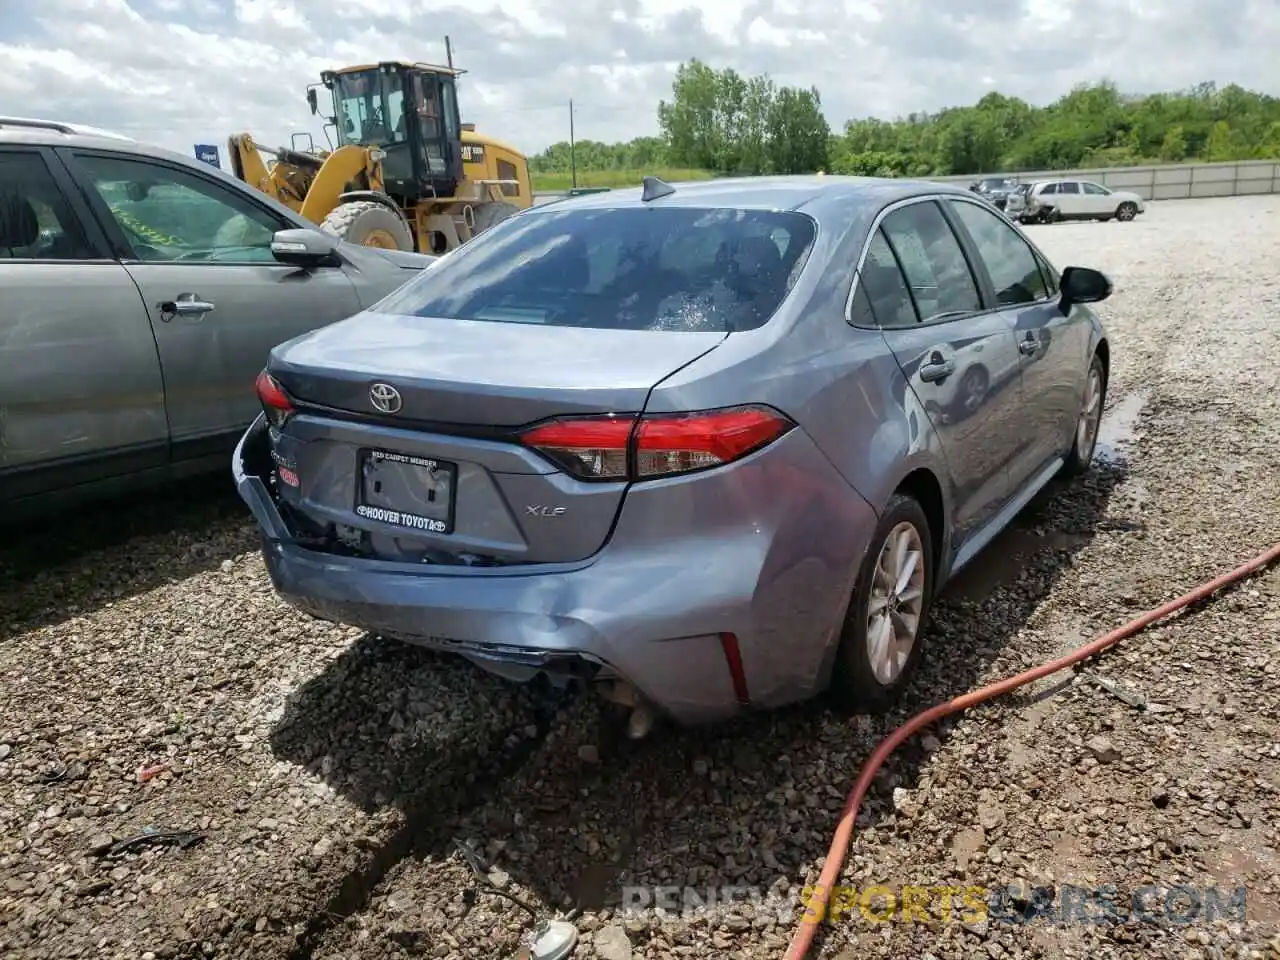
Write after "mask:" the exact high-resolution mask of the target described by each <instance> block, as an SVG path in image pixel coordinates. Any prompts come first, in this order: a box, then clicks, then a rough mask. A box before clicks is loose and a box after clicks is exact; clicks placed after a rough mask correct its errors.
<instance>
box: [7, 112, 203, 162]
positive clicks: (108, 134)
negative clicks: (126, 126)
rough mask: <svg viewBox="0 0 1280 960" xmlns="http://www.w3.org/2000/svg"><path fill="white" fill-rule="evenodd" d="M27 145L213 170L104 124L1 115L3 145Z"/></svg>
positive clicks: (189, 158)
mask: <svg viewBox="0 0 1280 960" xmlns="http://www.w3.org/2000/svg"><path fill="white" fill-rule="evenodd" d="M7 144H25V145H28V146H38V147H84V148H91V149H98V150H113V151H115V152H117V153H132V154H136V155H137V156H140V157H154V158H156V159H163V160H167V161H169V162H170V163H179V164H182V165H183V166H187V167H191V168H193V169H196V170H200V171H202V172H208V171H209V170H211V169H212V167H210V165H209V164H207V163H204V162H203V161H201V160H197V159H196V158H195V157H188V156H187V155H186V154H182V153H177V152H175V151H173V150H169V149H167V148H165V147H161V146H157V145H156V144H153V143H146V142H144V141H141V140H135V139H134V138H133V137H128V136H125V135H124V134H122V133H115V132H114V131H111V130H103V129H101V128H100V127H91V126H88V125H87V124H82V123H65V122H63V121H61V120H43V119H37V118H34V117H9V116H0V145H7Z"/></svg>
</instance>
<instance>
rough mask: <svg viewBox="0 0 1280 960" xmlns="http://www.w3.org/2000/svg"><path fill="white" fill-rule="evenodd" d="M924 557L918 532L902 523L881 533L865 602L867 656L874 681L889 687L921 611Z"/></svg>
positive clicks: (906, 652)
mask: <svg viewBox="0 0 1280 960" xmlns="http://www.w3.org/2000/svg"><path fill="white" fill-rule="evenodd" d="M925 569H926V563H925V555H924V544H923V542H922V541H921V539H920V532H919V531H918V530H917V529H916V528H915V525H914V524H912V523H909V522H907V521H903V522H902V523H899V524H897V525H896V526H895V527H894V528H893V529H892V530H890V531H889V535H888V536H887V537H885V540H884V543H883V544H882V545H881V547H880V555H879V557H878V558H877V559H876V568H875V575H874V578H873V580H872V584H871V596H870V599H869V602H868V604H867V656H868V660H869V661H870V664H871V671H872V673H874V674H875V677H876V680H877V681H878V682H879V683H881V684H883V685H885V686H889V685H891V684H892V683H894V682H895V681H896V680H897V679H898V677H899V676H900V675H901V674H902V671H903V669H904V668H905V667H906V665H907V661H908V660H909V659H910V657H911V652H912V650H913V649H914V648H915V645H916V637H917V634H918V633H919V630H920V620H921V614H922V613H923V610H924V588H925V582H924V578H925Z"/></svg>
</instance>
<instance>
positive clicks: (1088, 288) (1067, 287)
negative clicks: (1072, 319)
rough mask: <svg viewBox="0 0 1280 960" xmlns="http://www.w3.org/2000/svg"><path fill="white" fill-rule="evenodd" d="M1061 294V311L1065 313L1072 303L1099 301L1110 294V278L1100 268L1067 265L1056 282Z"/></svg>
mask: <svg viewBox="0 0 1280 960" xmlns="http://www.w3.org/2000/svg"><path fill="white" fill-rule="evenodd" d="M1058 289H1059V291H1060V292H1061V294H1062V312H1063V313H1067V312H1068V311H1069V310H1070V309H1071V306H1072V304H1076V303H1099V302H1101V301H1103V300H1106V299H1107V298H1108V297H1109V296H1111V291H1112V286H1111V280H1110V279H1109V278H1108V277H1107V275H1106V274H1105V273H1103V272H1102V271H1101V270H1093V269H1091V268H1089V267H1067V269H1065V270H1063V271H1062V280H1061V281H1060V282H1059V283H1058Z"/></svg>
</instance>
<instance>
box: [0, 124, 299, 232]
mask: <svg viewBox="0 0 1280 960" xmlns="http://www.w3.org/2000/svg"><path fill="white" fill-rule="evenodd" d="M10 144H22V145H26V146H36V147H81V148H83V149H91V150H110V151H112V152H114V153H124V154H133V155H134V156H137V157H140V158H143V159H152V160H164V161H166V162H167V163H172V164H175V165H177V166H181V167H186V168H187V169H189V170H193V171H195V172H197V173H199V174H201V175H203V176H206V177H210V176H211V177H216V178H218V179H220V180H223V181H226V182H227V183H228V184H229V185H230V186H231V187H232V188H233V189H236V190H240V191H244V192H247V193H249V194H251V195H252V196H253V199H254V201H255V202H257V203H262V204H266V205H267V206H268V207H270V208H271V209H272V210H274V211H275V212H276V213H277V214H279V215H280V216H282V217H283V218H284V219H285V220H286V221H288V222H289V223H290V224H291V225H292V226H294V227H314V225H313V224H310V223H308V222H307V221H306V220H303V219H302V218H301V217H300V216H299V214H298V213H297V212H295V211H293V210H290V209H289V208H288V207H286V206H285V205H284V204H282V203H280V202H279V201H278V200H276V199H275V198H274V197H270V196H268V195H267V194H266V193H263V192H261V191H259V190H256V189H255V188H254V187H252V186H250V185H249V184H247V183H245V182H244V181H243V180H240V179H238V178H236V177H234V176H232V175H231V174H229V173H227V172H226V171H225V170H223V169H221V168H220V167H215V166H213V165H211V164H208V163H205V162H204V161H203V160H197V159H196V158H195V157H193V156H187V155H186V154H184V153H178V152H176V151H174V150H169V149H167V148H166V147H161V146H158V145H156V144H154V143H147V142H145V141H142V140H135V139H134V138H133V137H127V136H125V135H124V134H120V133H114V132H112V131H110V130H102V129H100V128H98V127H91V126H88V125H86V124H79V123H64V122H63V121H61V120H37V119H34V118H26V117H8V116H0V147H2V146H7V145H10Z"/></svg>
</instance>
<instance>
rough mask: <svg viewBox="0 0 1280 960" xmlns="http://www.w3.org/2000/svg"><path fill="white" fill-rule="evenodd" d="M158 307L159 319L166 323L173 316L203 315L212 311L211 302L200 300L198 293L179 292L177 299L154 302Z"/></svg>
mask: <svg viewBox="0 0 1280 960" xmlns="http://www.w3.org/2000/svg"><path fill="white" fill-rule="evenodd" d="M156 306H157V307H159V308H160V319H161V320H163V321H164V322H165V323H168V322H169V320H171V319H172V318H173V317H203V316H204V315H205V314H206V313H212V312H213V304H212V303H210V302H209V301H208V300H201V299H200V295H199V294H195V293H180V294H178V297H177V299H174V300H162V301H161V302H160V303H158V304H156Z"/></svg>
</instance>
